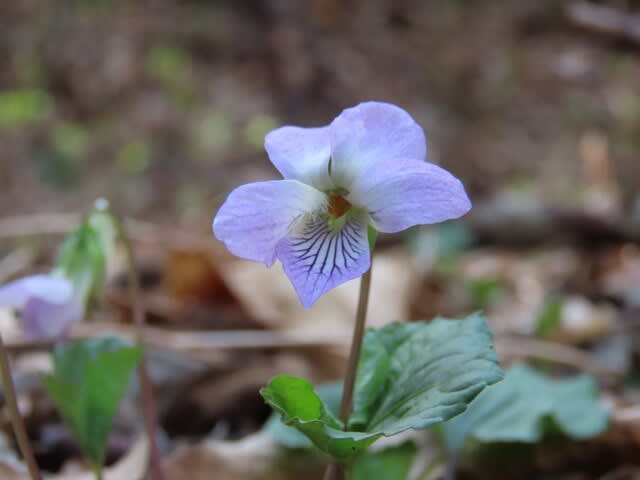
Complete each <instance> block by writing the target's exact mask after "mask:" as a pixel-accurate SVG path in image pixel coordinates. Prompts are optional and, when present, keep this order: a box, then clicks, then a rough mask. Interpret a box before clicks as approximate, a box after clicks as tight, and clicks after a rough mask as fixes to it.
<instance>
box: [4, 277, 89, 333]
mask: <svg viewBox="0 0 640 480" xmlns="http://www.w3.org/2000/svg"><path fill="white" fill-rule="evenodd" d="M0 307H6V308H13V309H15V310H17V311H18V312H20V317H21V321H22V330H23V333H24V336H25V338H26V339H27V340H32V341H33V340H43V339H51V338H54V339H55V338H60V337H62V336H64V335H65V334H66V333H67V331H68V330H69V328H70V327H71V325H72V324H73V323H75V322H77V321H79V320H81V319H82V317H83V315H84V308H83V306H82V301H81V300H80V299H79V298H78V295H76V293H75V292H74V288H73V285H72V283H71V282H70V281H69V280H67V279H66V278H62V277H57V276H53V275H32V276H29V277H24V278H21V279H19V280H15V281H13V282H10V283H8V284H6V285H3V286H1V287H0Z"/></svg>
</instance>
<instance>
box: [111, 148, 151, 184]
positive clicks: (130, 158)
mask: <svg viewBox="0 0 640 480" xmlns="http://www.w3.org/2000/svg"><path fill="white" fill-rule="evenodd" d="M152 153H153V149H152V148H151V145H149V143H147V142H144V141H141V140H134V141H131V142H128V143H125V144H124V145H123V146H122V147H121V148H120V150H119V151H118V156H117V163H118V167H119V168H120V169H121V170H122V171H123V172H126V173H128V174H131V175H133V174H136V173H141V172H144V171H145V170H146V169H147V168H149V165H150V164H151V155H152Z"/></svg>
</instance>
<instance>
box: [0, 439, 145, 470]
mask: <svg viewBox="0 0 640 480" xmlns="http://www.w3.org/2000/svg"><path fill="white" fill-rule="evenodd" d="M148 458H149V443H148V442H147V438H146V437H145V436H142V437H140V438H139V439H138V440H137V441H136V443H135V444H134V446H133V447H132V448H131V450H130V451H129V453H127V455H126V456H125V457H124V458H122V459H121V460H120V461H119V462H118V463H116V464H115V465H113V466H111V467H109V468H106V469H105V471H104V479H105V480H142V479H143V478H144V476H145V474H146V472H147V464H148ZM0 480H29V475H28V474H27V473H26V472H25V471H24V470H23V469H22V465H15V464H12V463H10V462H8V461H5V460H0ZM45 480H95V475H94V474H93V473H92V472H89V471H84V472H77V473H76V472H74V473H62V474H58V475H45Z"/></svg>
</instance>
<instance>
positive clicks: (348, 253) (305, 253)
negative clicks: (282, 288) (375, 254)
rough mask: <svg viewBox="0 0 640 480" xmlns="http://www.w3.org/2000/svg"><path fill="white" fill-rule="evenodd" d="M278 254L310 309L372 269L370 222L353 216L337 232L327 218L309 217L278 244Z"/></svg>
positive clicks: (301, 299) (305, 304) (301, 298)
mask: <svg viewBox="0 0 640 480" xmlns="http://www.w3.org/2000/svg"><path fill="white" fill-rule="evenodd" d="M276 253H277V255H278V259H280V261H281V262H282V267H283V268H284V271H285V273H286V274H287V276H288V277H289V280H290V281H291V283H292V284H293V286H294V288H295V289H296V292H297V293H298V297H300V302H301V303H302V305H304V306H305V307H307V308H309V307H310V306H311V305H313V304H314V303H315V302H316V300H318V299H319V298H320V297H321V296H322V295H323V294H324V293H326V292H327V291H329V290H331V289H332V288H334V287H337V286H338V285H340V284H342V283H344V282H346V281H348V280H352V279H354V278H357V277H359V276H360V275H362V274H363V273H365V272H366V271H367V270H368V269H369V266H370V265H371V258H370V257H371V254H370V252H369V242H368V239H367V222H366V219H365V218H363V217H352V218H350V219H349V220H347V222H346V223H345V224H344V226H343V227H342V229H341V230H340V232H339V233H334V232H332V231H331V230H330V229H329V226H328V223H327V219H326V218H324V217H317V216H316V217H312V216H309V217H307V218H305V219H304V221H303V222H302V223H301V224H300V225H298V226H297V228H296V229H295V230H294V231H292V232H291V233H290V235H289V236H287V237H286V238H285V239H284V240H282V241H281V242H280V243H279V244H278V247H277V248H276Z"/></svg>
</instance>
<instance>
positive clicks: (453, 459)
mask: <svg viewBox="0 0 640 480" xmlns="http://www.w3.org/2000/svg"><path fill="white" fill-rule="evenodd" d="M457 469H458V452H457V451H454V452H450V453H449V457H448V458H447V464H446V467H445V470H444V480H456V470H457Z"/></svg>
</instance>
